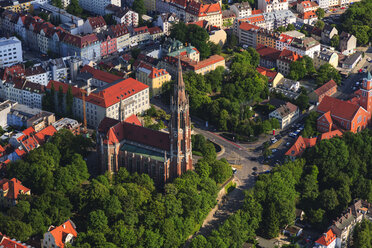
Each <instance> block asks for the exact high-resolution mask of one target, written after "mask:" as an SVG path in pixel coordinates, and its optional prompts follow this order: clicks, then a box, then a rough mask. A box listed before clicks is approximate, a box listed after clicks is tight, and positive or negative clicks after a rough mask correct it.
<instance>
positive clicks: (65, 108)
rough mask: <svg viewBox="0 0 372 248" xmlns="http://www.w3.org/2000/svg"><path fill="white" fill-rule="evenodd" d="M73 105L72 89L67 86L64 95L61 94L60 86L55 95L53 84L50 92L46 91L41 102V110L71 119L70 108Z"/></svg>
mask: <svg viewBox="0 0 372 248" xmlns="http://www.w3.org/2000/svg"><path fill="white" fill-rule="evenodd" d="M73 103H74V96H73V95H72V87H71V85H69V86H68V89H67V92H66V94H64V92H63V88H62V86H60V87H59V89H58V92H57V94H56V90H55V87H54V84H53V82H52V86H51V89H50V91H49V90H47V91H46V92H45V95H44V97H43V100H42V108H43V110H46V111H50V112H52V113H56V114H57V115H60V116H67V117H73V112H72V107H73Z"/></svg>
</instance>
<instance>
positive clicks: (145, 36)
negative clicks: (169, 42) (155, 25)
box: [130, 26, 150, 46]
mask: <svg viewBox="0 0 372 248" xmlns="http://www.w3.org/2000/svg"><path fill="white" fill-rule="evenodd" d="M149 39H150V32H149V28H148V27H147V26H144V27H138V28H133V30H132V33H131V37H130V41H131V46H136V45H139V44H143V43H145V42H147V41H148V40H149Z"/></svg>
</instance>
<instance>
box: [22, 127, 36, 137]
mask: <svg viewBox="0 0 372 248" xmlns="http://www.w3.org/2000/svg"><path fill="white" fill-rule="evenodd" d="M22 133H23V134H24V135H26V136H30V135H31V134H34V133H35V129H34V128H33V127H29V128H26V129H25V130H23V131H22Z"/></svg>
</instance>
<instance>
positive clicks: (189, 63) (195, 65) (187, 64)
mask: <svg viewBox="0 0 372 248" xmlns="http://www.w3.org/2000/svg"><path fill="white" fill-rule="evenodd" d="M164 59H165V60H166V61H167V62H168V63H170V64H173V65H176V63H177V61H178V56H176V57H171V56H165V57H164ZM224 60H225V59H224V57H222V56H220V55H217V54H215V55H212V56H210V57H209V58H207V59H204V60H202V61H199V62H196V61H194V60H192V59H189V58H188V57H185V56H181V65H182V68H184V69H186V70H187V69H189V70H192V71H197V70H200V69H202V68H205V67H207V66H210V65H213V64H216V63H218V62H221V61H224Z"/></svg>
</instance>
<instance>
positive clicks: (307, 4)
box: [297, 1, 319, 14]
mask: <svg viewBox="0 0 372 248" xmlns="http://www.w3.org/2000/svg"><path fill="white" fill-rule="evenodd" d="M318 8H319V5H318V4H317V3H316V2H312V1H303V2H301V3H299V2H297V11H298V12H299V13H301V14H303V13H305V12H309V11H316V10H317V9H318Z"/></svg>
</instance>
